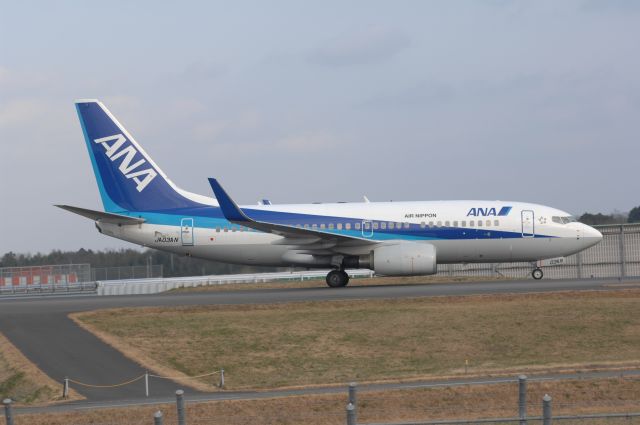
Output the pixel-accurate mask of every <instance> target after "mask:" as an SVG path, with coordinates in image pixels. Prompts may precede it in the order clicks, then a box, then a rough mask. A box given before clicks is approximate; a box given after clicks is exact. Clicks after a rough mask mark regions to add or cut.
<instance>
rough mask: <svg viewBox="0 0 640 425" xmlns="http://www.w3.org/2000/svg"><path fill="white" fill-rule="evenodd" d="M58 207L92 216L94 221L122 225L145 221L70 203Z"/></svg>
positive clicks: (88, 216) (84, 215)
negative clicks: (73, 205)
mask: <svg viewBox="0 0 640 425" xmlns="http://www.w3.org/2000/svg"><path fill="white" fill-rule="evenodd" d="M56 207H58V208H62V209H63V210H66V211H69V212H72V213H74V214H78V215H81V216H83V217H87V218H90V219H91V220H94V221H101V222H103V223H111V224H120V225H128V224H141V223H144V219H143V218H137V217H129V216H127V215H120V214H114V213H108V212H104V211H95V210H89V209H87V208H80V207H72V206H70V205H56Z"/></svg>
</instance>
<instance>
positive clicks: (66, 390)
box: [62, 376, 69, 398]
mask: <svg viewBox="0 0 640 425" xmlns="http://www.w3.org/2000/svg"><path fill="white" fill-rule="evenodd" d="M62 398H69V377H67V376H65V377H64V382H63V383H62Z"/></svg>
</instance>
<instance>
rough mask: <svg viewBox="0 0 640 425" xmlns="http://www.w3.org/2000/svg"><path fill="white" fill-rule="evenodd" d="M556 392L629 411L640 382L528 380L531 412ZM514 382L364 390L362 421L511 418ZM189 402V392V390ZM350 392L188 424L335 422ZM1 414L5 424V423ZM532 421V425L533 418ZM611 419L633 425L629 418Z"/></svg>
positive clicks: (55, 420) (227, 406)
mask: <svg viewBox="0 0 640 425" xmlns="http://www.w3.org/2000/svg"><path fill="white" fill-rule="evenodd" d="M547 393H548V394H551V395H552V397H553V409H554V414H568V413H571V414H576V413H601V412H609V413H610V412H630V411H638V410H639V407H640V406H639V401H638V400H639V399H640V381H638V380H634V379H629V378H625V379H619V378H618V379H601V380H580V381H564V382H530V383H529V384H528V395H529V403H528V408H527V411H528V414H529V415H540V414H541V412H540V410H541V408H540V407H541V400H542V397H543V395H544V394H547ZM517 397H518V390H517V384H499V385H480V386H472V387H453V388H431V389H413V390H399V391H387V392H360V393H359V394H358V418H359V422H363V423H376V422H378V423H380V422H406V421H418V420H434V419H452V418H482V417H485V418H486V417H513V416H515V415H516V414H517ZM187 399H188V393H187ZM345 406H346V391H345V394H338V395H322V396H301V397H287V398H275V399H263V400H228V401H222V402H207V403H199V404H190V403H189V402H187V412H186V417H187V423H188V424H192V425H200V424H201V425H204V424H228V425H244V424H259V425H271V424H273V425H275V424H278V425H293V424H306V425H333V424H335V425H338V424H344V423H345ZM158 409H160V410H161V411H162V412H163V414H164V415H165V421H164V423H165V424H175V423H176V414H175V405H160V406H158V405H156V406H141V407H133V408H126V409H122V408H121V409H102V410H90V411H88V410H85V411H76V412H70V413H56V414H39V415H17V416H16V425H68V424H119V425H134V424H135V425H145V424H150V423H153V422H152V418H153V413H154V412H155V411H157V410H158ZM2 421H3V419H0V424H3V422H2ZM532 422H533V421H531V422H530V423H532ZM561 423H562V424H566V425H571V424H577V423H581V424H594V425H595V424H596V423H602V420H600V421H572V422H570V421H562V422H561ZM606 423H607V424H610V425H613V424H618V423H619V424H629V423H636V422H631V421H629V420H628V419H622V420H618V421H610V422H609V421H608V422H606Z"/></svg>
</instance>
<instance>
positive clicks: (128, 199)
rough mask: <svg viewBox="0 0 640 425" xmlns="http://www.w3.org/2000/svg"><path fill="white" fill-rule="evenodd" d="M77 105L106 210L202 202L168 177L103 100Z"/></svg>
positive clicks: (185, 205) (171, 206) (164, 208)
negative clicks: (194, 198) (195, 199)
mask: <svg viewBox="0 0 640 425" xmlns="http://www.w3.org/2000/svg"><path fill="white" fill-rule="evenodd" d="M76 109H77V111H78V117H79V118H80V124H81V125H82V131H83V133H84V139H85V142H86V144H87V148H88V149H89V156H90V158H91V164H92V165H93V171H94V173H95V175H96V180H97V182H98V188H99V189H100V196H101V197H102V203H103V204H104V209H105V211H108V212H123V211H129V212H133V211H158V210H166V209H173V208H188V207H194V206H200V205H201V204H200V203H198V202H194V201H193V200H192V199H189V198H187V197H186V196H185V194H188V192H184V191H182V190H180V189H178V188H177V187H176V186H175V185H174V184H173V183H172V182H171V181H170V180H169V179H168V178H167V176H166V175H165V174H164V173H163V172H162V170H160V168H158V166H157V165H156V164H155V163H154V162H153V160H152V159H151V158H150V157H149V156H148V155H147V153H146V152H145V151H144V150H143V149H142V148H141V147H140V145H138V143H136V141H135V140H134V139H133V137H131V135H130V134H129V133H128V132H127V130H126V129H125V128H124V127H123V126H122V125H121V124H120V123H119V122H118V120H116V119H115V117H114V116H113V115H111V113H110V112H109V110H107V108H106V107H105V106H104V105H103V104H102V103H101V102H98V101H97V100H78V101H76ZM187 196H188V195H187Z"/></svg>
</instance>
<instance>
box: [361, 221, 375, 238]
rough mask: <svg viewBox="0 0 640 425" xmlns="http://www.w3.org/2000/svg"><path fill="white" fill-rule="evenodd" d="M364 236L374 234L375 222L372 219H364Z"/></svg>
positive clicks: (367, 236) (368, 236)
mask: <svg viewBox="0 0 640 425" xmlns="http://www.w3.org/2000/svg"><path fill="white" fill-rule="evenodd" d="M362 236H364V237H365V238H370V237H372V236H373V224H372V223H371V221H370V220H362Z"/></svg>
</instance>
